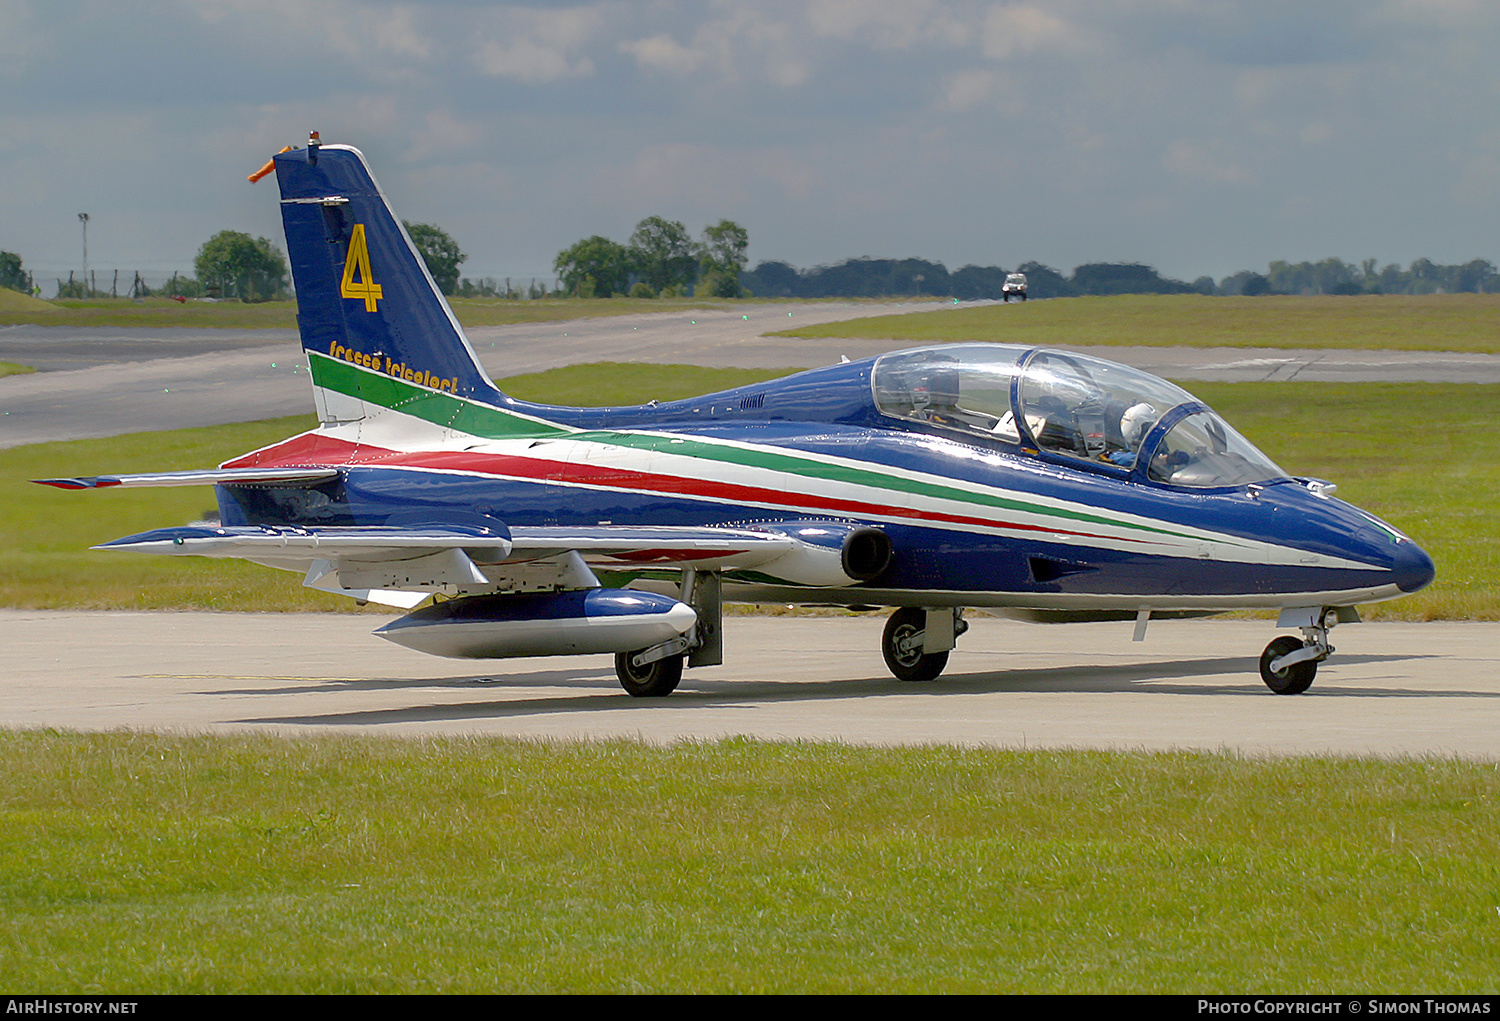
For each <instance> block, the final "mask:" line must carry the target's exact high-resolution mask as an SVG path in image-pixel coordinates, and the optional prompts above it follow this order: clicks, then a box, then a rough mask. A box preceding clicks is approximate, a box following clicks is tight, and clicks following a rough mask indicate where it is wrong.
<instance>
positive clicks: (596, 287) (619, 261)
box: [553, 216, 750, 298]
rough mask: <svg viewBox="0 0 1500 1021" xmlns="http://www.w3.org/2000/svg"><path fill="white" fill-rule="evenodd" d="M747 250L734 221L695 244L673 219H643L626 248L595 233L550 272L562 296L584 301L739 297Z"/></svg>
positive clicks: (565, 253)
mask: <svg viewBox="0 0 1500 1021" xmlns="http://www.w3.org/2000/svg"><path fill="white" fill-rule="evenodd" d="M749 247H750V236H749V234H747V233H746V231H745V228H743V227H741V226H740V225H739V224H737V223H735V222H734V221H733V220H720V221H719V222H718V223H716V224H714V225H712V226H709V227H705V228H703V232H702V233H701V234H700V235H699V238H698V240H697V241H694V240H693V239H692V237H691V236H689V234H688V231H687V228H686V227H685V226H683V225H682V224H681V223H679V222H677V221H676V220H668V219H665V218H663V217H660V216H648V217H646V218H645V219H644V220H642V221H641V222H640V223H638V224H636V225H635V232H634V233H633V234H631V235H630V243H629V244H625V245H622V244H620V243H619V242H618V241H611V240H610V239H609V238H606V237H602V236H600V235H598V234H595V235H594V236H593V237H588V238H584V239H583V240H582V241H579V242H578V243H576V244H574V245H572V246H570V247H568V248H564V249H563V250H562V251H561V252H558V253H557V258H556V260H554V262H553V269H555V270H556V271H557V275H558V277H559V278H560V279H561V280H562V289H563V292H564V293H566V294H571V295H574V296H577V297H583V298H590V297H592V298H608V297H612V296H614V295H617V294H627V295H629V296H630V297H632V298H656V297H676V296H680V295H685V294H688V293H693V294H695V295H697V296H700V297H714V298H738V297H741V296H742V295H743V294H744V283H743V281H744V276H745V273H744V269H745V250H746V249H747V248H749Z"/></svg>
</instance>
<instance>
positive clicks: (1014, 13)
mask: <svg viewBox="0 0 1500 1021" xmlns="http://www.w3.org/2000/svg"><path fill="white" fill-rule="evenodd" d="M1083 41H1084V37H1083V33H1082V32H1080V31H1079V30H1078V29H1076V28H1074V27H1073V26H1071V25H1069V24H1068V23H1067V22H1066V21H1064V20H1063V19H1062V18H1060V17H1058V16H1057V15H1055V14H1052V13H1050V12H1048V11H1045V10H1042V9H1041V8H1040V7H1033V6H1029V5H1025V4H1002V5H1000V6H997V7H994V8H992V9H991V11H990V13H989V16H988V17H986V18H985V19H984V29H983V32H982V35H981V39H980V48H981V51H982V52H983V53H984V55H985V56H986V57H990V58H991V59H994V60H1005V59H1008V58H1010V57H1014V56H1018V55H1021V54H1026V53H1034V52H1036V51H1038V50H1073V49H1078V48H1080V46H1081V45H1082V43H1083Z"/></svg>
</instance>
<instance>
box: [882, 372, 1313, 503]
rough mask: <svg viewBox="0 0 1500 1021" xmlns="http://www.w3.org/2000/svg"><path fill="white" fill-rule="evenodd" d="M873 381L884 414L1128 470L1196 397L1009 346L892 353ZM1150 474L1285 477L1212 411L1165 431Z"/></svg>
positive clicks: (1195, 480) (1215, 482) (1212, 478)
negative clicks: (1172, 415)
mask: <svg viewBox="0 0 1500 1021" xmlns="http://www.w3.org/2000/svg"><path fill="white" fill-rule="evenodd" d="M872 384H873V388H874V394H875V404H876V407H877V408H878V409H879V410H880V411H881V412H882V413H884V414H887V415H892V416H894V417H896V418H904V419H908V420H911V421H917V422H922V423H925V424H928V425H933V426H937V427H939V428H941V429H944V430H949V431H953V432H957V433H965V434H968V435H971V436H981V437H985V438H988V439H991V440H999V441H1001V442H1004V443H1011V444H1017V445H1019V446H1022V447H1032V446H1034V447H1035V448H1036V449H1037V450H1042V451H1047V452H1048V453H1051V454H1056V455H1061V456H1065V457H1070V458H1076V459H1078V460H1079V461H1087V462H1090V463H1094V464H1103V465H1109V466H1112V467H1114V468H1117V469H1122V470H1130V469H1133V468H1134V467H1135V464H1136V461H1137V459H1138V457H1140V456H1141V445H1142V444H1143V443H1144V442H1145V440H1146V439H1147V437H1148V436H1149V435H1150V434H1151V431H1152V427H1154V426H1155V425H1156V424H1157V422H1159V421H1161V419H1162V417H1163V416H1164V415H1166V414H1167V413H1168V412H1169V411H1171V410H1172V409H1173V408H1176V407H1178V406H1180V405H1183V404H1189V403H1196V399H1195V398H1194V397H1193V395H1192V394H1190V393H1188V392H1187V391H1186V390H1183V389H1182V388H1181V387H1178V386H1174V385H1173V384H1171V383H1168V382H1167V381H1166V380H1164V379H1159V378H1157V377H1156V376H1153V375H1151V374H1150V373H1146V372H1141V371H1140V370H1139V369H1132V368H1130V367H1129V366H1125V365H1119V364H1116V363H1114V362H1109V361H1104V360H1103V359H1098V358H1090V357H1088V356H1086V355H1075V354H1069V353H1065V352H1061V351H1047V350H1037V349H1033V348H1024V347H1018V346H1015V345H1008V344H955V345H949V346H944V347H936V348H920V349H917V350H913V351H899V352H894V353H892V354H889V355H885V356H883V357H881V358H880V359H878V360H877V361H876V363H875V367H874V370H873V374H872ZM1017 413H1019V416H1020V418H1019V423H1018V420H1017ZM1149 473H1150V476H1151V478H1153V479H1155V480H1156V481H1158V482H1164V483H1167V484H1170V485H1182V486H1196V487H1209V486H1233V485H1240V484H1242V483H1244V482H1254V481H1261V480H1264V479H1268V478H1274V477H1280V476H1282V475H1284V473H1283V472H1282V471H1281V469H1280V468H1278V467H1276V465H1275V464H1274V463H1273V462H1272V461H1271V460H1270V459H1269V458H1267V457H1266V456H1265V455H1264V454H1262V453H1261V452H1260V451H1259V450H1257V449H1256V448H1255V446H1254V445H1253V444H1251V443H1250V441H1248V440H1246V439H1245V438H1244V437H1243V436H1241V435H1240V434H1239V433H1237V432H1235V431H1234V430H1233V429H1232V428H1230V427H1229V425H1228V424H1227V423H1225V422H1224V421H1223V420H1222V419H1220V418H1219V417H1218V416H1217V415H1215V414H1213V413H1212V412H1209V411H1203V412H1198V413H1195V414H1192V415H1189V416H1188V417H1186V418H1184V419H1183V420H1182V421H1181V422H1179V423H1177V425H1175V426H1174V427H1173V428H1172V429H1170V430H1169V431H1168V432H1167V435H1166V437H1165V438H1164V439H1163V440H1162V442H1161V443H1159V444H1158V449H1157V453H1156V455H1155V458H1154V459H1153V461H1152V464H1151V465H1150V468H1149Z"/></svg>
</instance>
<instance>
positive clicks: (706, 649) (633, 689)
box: [615, 567, 724, 698]
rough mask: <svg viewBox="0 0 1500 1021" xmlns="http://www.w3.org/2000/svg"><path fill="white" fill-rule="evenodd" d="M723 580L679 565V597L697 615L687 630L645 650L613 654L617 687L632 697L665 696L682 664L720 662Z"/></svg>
mask: <svg viewBox="0 0 1500 1021" xmlns="http://www.w3.org/2000/svg"><path fill="white" fill-rule="evenodd" d="M723 590H724V579H723V576H722V575H721V574H720V573H719V572H718V571H698V570H695V569H693V568H691V567H686V568H683V571H682V581H681V583H680V595H679V597H678V598H680V599H681V600H682V601H683V602H684V603H687V604H688V605H689V606H691V607H692V608H693V610H694V611H696V612H697V614H698V621H697V623H695V624H694V625H693V626H692V627H690V628H688V630H687V633H686V634H683V635H679V636H678V637H676V638H672V639H669V640H668V641H665V642H662V643H661V644H659V645H653V646H651V647H650V648H649V649H634V650H632V651H630V652H617V653H615V676H616V677H618V678H619V679H620V687H622V688H624V689H625V691H626V692H627V693H629V694H631V695H634V696H635V697H636V698H666V697H667V696H668V695H670V694H672V692H673V691H674V690H676V688H677V682H679V681H681V680H682V668H683V667H684V666H718V665H719V664H720V663H722V662H724V640H723V635H722V633H721V632H722V630H723V623H724V603H723Z"/></svg>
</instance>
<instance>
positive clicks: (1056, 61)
mask: <svg viewBox="0 0 1500 1021" xmlns="http://www.w3.org/2000/svg"><path fill="white" fill-rule="evenodd" d="M1497 54H1500V3H1495V2H1494V0H1253V2H1252V0H1055V2H1042V0H1038V2H1031V3H1025V2H1022V3H994V2H957V0H956V2H937V0H931V2H929V0H764V2H762V0H737V2H719V0H697V2H686V0H603V2H597V3H561V2H558V3H533V4H525V5H516V4H501V3H484V2H479V0H430V2H423V0H415V2H402V3H384V2H374V0H135V2H123V3H122V2H118V0H100V2H91V0H0V249H4V250H8V251H13V252H16V253H18V254H19V255H21V257H22V259H23V260H24V264H25V266H26V268H28V269H31V270H33V271H35V272H36V274H37V276H38V279H39V282H41V281H42V280H49V282H48V283H46V284H45V286H44V294H50V292H51V289H52V286H53V285H52V284H51V283H50V278H52V277H57V276H63V277H66V274H67V272H68V270H70V269H74V268H78V267H80V266H81V264H82V251H81V249H82V230H81V224H80V222H79V219H78V214H79V213H81V212H87V213H88V214H89V223H88V246H89V252H88V258H89V264H90V266H91V267H94V268H95V269H96V270H98V269H115V268H117V269H120V270H121V272H122V276H123V275H126V274H129V273H132V272H134V271H136V270H139V271H141V272H142V273H143V274H145V275H147V276H148V277H158V278H160V277H164V276H166V275H167V274H169V273H171V272H172V271H173V270H183V271H189V272H190V271H191V267H192V260H193V256H194V255H195V254H196V252H197V250H198V248H199V246H201V245H202V244H203V242H204V241H206V240H207V239H208V238H209V237H211V236H212V235H213V234H214V233H216V232H218V231H220V230H238V231H243V232H245V233H248V234H252V235H255V236H266V237H270V238H271V239H272V240H273V241H275V242H276V243H277V245H278V246H284V243H283V240H282V236H281V226H280V222H279V213H278V207H277V202H276V193H275V185H274V182H273V181H272V180H265V181H262V182H261V183H260V184H258V185H251V184H249V183H248V182H247V181H246V180H245V176H246V175H247V174H249V173H250V172H252V171H254V170H255V169H256V168H258V167H259V166H260V165H261V164H262V163H264V162H265V160H266V159H267V158H269V157H270V155H271V154H272V153H274V152H276V151H277V150H279V149H280V148H281V147H282V146H284V145H289V144H290V145H301V144H304V143H305V142H306V139H307V134H308V132H309V130H317V131H319V132H320V133H321V135H322V138H323V140H324V141H325V142H343V143H347V144H351V145H354V146H357V147H358V148H360V149H361V150H363V152H364V153H365V155H366V157H367V159H368V160H369V161H370V164H371V166H372V167H373V169H374V172H375V174H376V177H377V179H378V180H379V181H380V183H381V186H382V188H383V189H384V190H385V192H386V194H387V196H388V198H389V199H390V201H391V203H392V205H393V206H394V208H395V210H396V213H397V215H398V216H401V217H402V218H404V219H407V220H410V221H416V222H424V223H433V224H436V225H438V226H440V227H442V228H443V229H445V230H446V231H448V233H449V234H451V235H452V236H453V238H454V239H455V240H456V241H457V242H458V244H459V246H460V248H462V249H463V251H464V252H466V253H467V254H468V257H469V258H468V261H467V262H466V263H465V264H464V266H463V270H462V271H463V273H464V275H465V276H470V277H474V278H479V277H485V276H490V277H495V278H497V279H504V278H506V277H510V278H512V279H513V281H516V282H523V281H529V280H530V279H531V278H532V277H537V278H542V279H547V280H550V279H551V277H552V263H553V259H554V258H555V257H556V255H557V253H558V252H559V251H560V250H561V249H563V248H566V247H567V246H569V245H571V244H573V243H574V242H575V241H577V240H579V239H581V238H584V237H587V236H589V235H593V234H602V235H604V236H606V237H610V238H613V239H615V240H617V241H621V242H624V241H627V240H628V238H629V236H630V233H631V231H632V230H633V229H634V227H635V224H636V223H638V222H639V221H640V220H642V219H644V218H645V217H647V216H652V215H659V216H664V217H667V218H668V219H673V220H680V221H682V222H683V223H684V224H685V225H686V226H687V227H688V229H689V231H690V232H691V233H692V234H694V235H695V236H696V235H697V234H698V233H699V232H700V231H701V230H702V228H703V227H704V226H706V225H708V224H711V223H717V222H718V221H719V220H721V219H725V218H727V219H731V220H734V221H735V222H736V223H739V224H740V225H741V226H743V227H744V228H745V229H746V230H747V231H748V233H749V238H750V250H749V256H750V261H751V265H752V266H753V265H754V264H755V263H758V262H760V261H762V260H781V261H785V262H789V263H791V264H793V265H794V266H798V267H802V268H807V267H811V266H815V265H822V264H830V263H835V262H838V261H841V260H843V259H846V258H851V257H858V256H872V257H890V258H906V257H918V258H925V259H930V260H933V261H935V262H942V263H944V264H945V265H946V266H947V267H948V268H949V269H950V270H957V269H958V268H960V267H961V266H963V265H966V264H969V263H974V264H977V265H985V266H990V265H998V266H1002V267H1006V268H1013V267H1014V266H1016V265H1017V264H1019V263H1021V262H1025V261H1031V260H1035V261H1038V262H1042V263H1045V264H1047V265H1050V266H1053V267H1054V268H1057V269H1059V270H1061V271H1063V272H1065V273H1066V272H1069V271H1071V270H1072V268H1073V267H1075V266H1077V265H1079V264H1082V263H1089V262H1143V263H1146V264H1148V265H1150V266H1153V267H1155V268H1156V269H1157V270H1158V271H1160V272H1161V273H1163V274H1164V275H1166V276H1170V277H1175V278H1179V279H1187V280H1192V279H1195V278H1197V277H1200V276H1204V275H1207V276H1212V277H1214V278H1215V279H1220V278H1222V277H1224V276H1226V275H1228V274H1230V273H1233V272H1236V271H1238V270H1244V269H1253V270H1261V271H1263V270H1264V269H1265V267H1266V265H1267V264H1268V263H1269V262H1270V261H1271V260H1274V259H1285V260H1288V261H1292V262H1297V261H1301V260H1304V259H1306V260H1318V259H1322V258H1326V257H1329V256H1333V257H1337V258H1340V259H1344V260H1345V261H1349V262H1354V263H1358V262H1360V261H1362V260H1364V259H1367V258H1374V259H1376V260H1378V262H1379V263H1380V264H1381V265H1384V264H1386V263H1391V262H1395V263H1399V264H1401V265H1403V266H1404V265H1406V264H1408V263H1410V262H1411V261H1412V260H1413V259H1417V258H1429V259H1432V260H1433V261H1435V262H1440V263H1457V262H1466V261H1468V260H1470V259H1474V258H1483V259H1488V260H1490V261H1491V262H1494V263H1496V264H1500V232H1497V231H1496V229H1495V228H1496V221H1497V214H1500V117H1497V114H1500V59H1496V55H1497Z"/></svg>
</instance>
